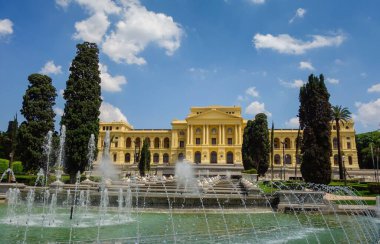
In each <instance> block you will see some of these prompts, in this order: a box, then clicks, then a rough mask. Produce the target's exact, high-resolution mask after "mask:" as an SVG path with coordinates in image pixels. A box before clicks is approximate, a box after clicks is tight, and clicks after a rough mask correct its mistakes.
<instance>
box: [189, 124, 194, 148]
mask: <svg viewBox="0 0 380 244" xmlns="http://www.w3.org/2000/svg"><path fill="white" fill-rule="evenodd" d="M193 134H194V131H193V126H192V125H190V145H193V144H194V138H193Z"/></svg>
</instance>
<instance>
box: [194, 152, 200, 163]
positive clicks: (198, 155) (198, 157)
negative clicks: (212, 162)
mask: <svg viewBox="0 0 380 244" xmlns="http://www.w3.org/2000/svg"><path fill="white" fill-rule="evenodd" d="M201 161H202V154H201V152H195V154H194V163H196V164H200V163H201Z"/></svg>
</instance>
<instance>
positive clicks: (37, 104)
mask: <svg viewBox="0 0 380 244" xmlns="http://www.w3.org/2000/svg"><path fill="white" fill-rule="evenodd" d="M28 80H29V83H30V84H29V86H28V88H27V89H26V92H25V95H24V96H23V102H22V109H21V110H20V111H21V114H22V115H23V116H24V118H25V121H24V122H22V123H21V125H20V128H19V133H18V146H17V149H16V151H17V154H18V155H19V158H20V159H21V161H22V162H23V163H24V167H25V169H27V170H38V169H39V168H41V167H43V162H42V156H43V155H42V145H43V142H44V138H45V136H46V134H47V133H48V131H49V130H51V131H54V117H55V113H54V110H53V106H54V105H55V97H56V96H57V94H56V89H55V88H54V86H53V85H52V80H51V78H50V77H49V76H46V75H41V74H31V75H30V76H29V77H28Z"/></svg>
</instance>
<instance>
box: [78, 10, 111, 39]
mask: <svg viewBox="0 0 380 244" xmlns="http://www.w3.org/2000/svg"><path fill="white" fill-rule="evenodd" d="M110 24H111V23H110V22H109V21H108V17H107V16H106V15H105V14H104V13H102V12H99V13H96V14H94V15H92V16H91V17H90V18H88V19H86V20H83V21H80V22H76V23H75V29H76V32H75V33H74V35H73V37H74V39H77V40H84V41H88V42H96V43H100V42H101V41H102V38H103V36H104V34H105V33H106V32H107V29H108V27H109V26H110Z"/></svg>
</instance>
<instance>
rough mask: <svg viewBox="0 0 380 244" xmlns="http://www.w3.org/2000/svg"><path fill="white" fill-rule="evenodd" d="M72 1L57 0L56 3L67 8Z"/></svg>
mask: <svg viewBox="0 0 380 244" xmlns="http://www.w3.org/2000/svg"><path fill="white" fill-rule="evenodd" d="M70 3H71V0H55V4H57V5H58V6H59V7H61V8H63V9H67V7H68V6H69V5H70Z"/></svg>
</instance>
